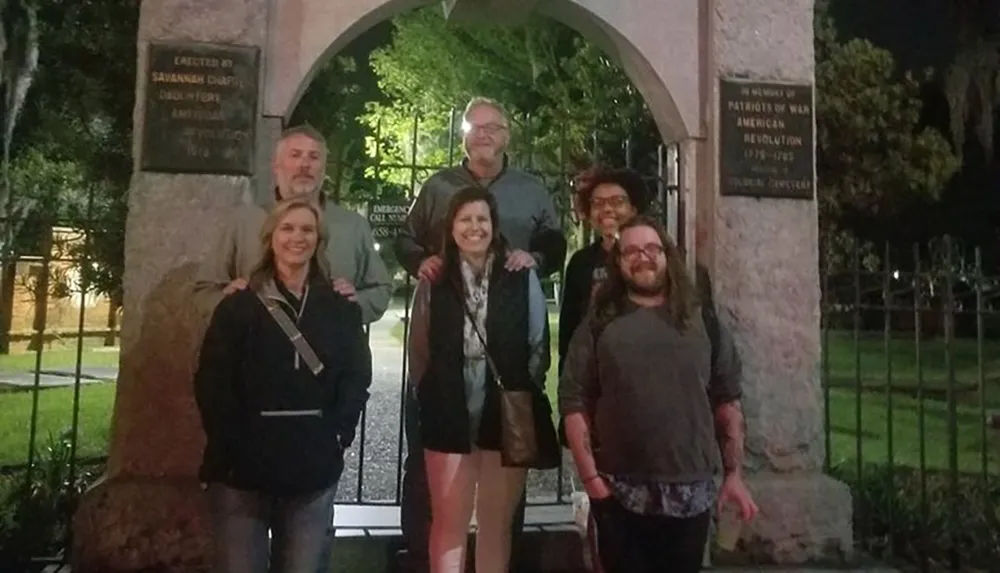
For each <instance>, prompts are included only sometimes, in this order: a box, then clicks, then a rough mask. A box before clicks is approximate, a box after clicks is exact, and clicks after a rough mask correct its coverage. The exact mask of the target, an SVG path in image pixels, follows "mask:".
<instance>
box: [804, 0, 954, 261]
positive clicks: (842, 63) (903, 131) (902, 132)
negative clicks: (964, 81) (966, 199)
mask: <svg viewBox="0 0 1000 573" xmlns="http://www.w3.org/2000/svg"><path fill="white" fill-rule="evenodd" d="M823 8H824V6H823V5H822V4H819V5H818V9H817V11H816V26H815V28H816V55H817V64H816V90H817V104H816V105H817V109H816V114H817V174H818V179H819V193H818V200H819V211H820V233H821V238H822V240H823V241H824V243H825V245H826V246H827V251H826V253H825V255H826V256H827V257H828V260H827V263H828V264H830V265H834V266H835V265H837V264H840V263H838V262H837V261H838V260H839V261H840V262H841V263H842V262H843V261H842V259H841V258H839V257H842V255H843V252H844V251H843V249H841V250H839V251H838V250H836V249H834V250H830V248H831V247H833V246H835V245H836V244H838V243H839V244H840V245H841V246H843V245H844V244H845V242H846V243H849V244H853V242H854V241H856V240H859V239H860V240H866V239H867V240H879V241H884V240H890V239H892V238H894V237H893V235H892V233H893V229H894V227H896V226H894V225H887V224H886V223H887V222H889V221H892V220H893V219H894V218H895V217H896V216H898V215H899V214H900V213H901V212H902V210H903V209H905V208H906V207H908V206H910V205H912V204H913V203H914V202H919V201H927V200H936V199H937V198H938V197H939V196H940V194H941V191H942V190H943V188H944V186H945V184H946V183H947V181H948V180H949V178H950V177H951V176H952V175H953V174H954V173H955V171H956V170H957V169H958V167H959V161H958V158H957V157H956V155H955V153H953V151H952V149H951V146H950V145H949V143H948V141H947V140H946V139H945V137H944V136H943V135H942V134H941V133H940V132H938V131H937V130H935V129H933V128H930V127H924V128H920V127H919V126H920V112H921V107H922V102H921V100H920V84H919V83H918V82H917V81H916V80H915V79H914V78H913V77H912V76H911V75H910V74H909V73H907V74H902V75H901V74H899V72H898V71H897V69H896V65H895V62H894V60H893V57H892V54H890V53H889V52H888V51H886V50H883V49H880V48H877V47H875V46H874V45H873V44H871V43H870V42H868V41H867V40H857V39H856V40H851V41H849V42H846V43H843V44H841V43H838V42H837V39H836V34H835V33H834V32H833V26H832V24H831V22H830V21H829V20H828V17H827V16H826V14H825V11H824V10H823ZM927 77H928V78H929V77H930V73H929V72H928V74H927ZM848 235H849V236H848Z"/></svg>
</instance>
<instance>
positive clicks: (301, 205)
mask: <svg viewBox="0 0 1000 573" xmlns="http://www.w3.org/2000/svg"><path fill="white" fill-rule="evenodd" d="M299 209H305V210H307V211H309V212H310V213H312V214H313V216H314V217H315V218H316V233H317V234H318V237H317V239H316V250H315V251H314V252H313V255H312V257H311V258H310V259H309V277H308V279H307V281H308V282H325V281H328V280H329V277H330V266H329V263H328V262H327V260H326V257H325V256H324V253H326V243H327V241H328V240H329V237H328V236H327V230H326V225H324V224H323V212H322V211H321V210H320V208H319V206H318V205H317V204H316V203H315V202H314V201H312V200H310V199H308V198H305V197H293V198H291V199H286V200H284V201H280V202H278V203H276V204H275V205H274V207H273V208H272V209H271V211H270V212H269V213H268V215H267V219H266V220H265V221H264V225H263V226H262V227H261V230H260V252H261V256H260V261H259V262H258V263H257V264H256V265H255V266H254V269H253V272H251V273H250V288H252V289H254V290H259V289H260V287H261V286H263V285H264V283H266V282H267V281H269V280H273V279H274V278H275V276H276V273H277V263H276V262H275V260H274V248H273V247H272V246H271V241H272V239H273V238H274V232H275V231H276V230H277V229H278V225H280V224H281V222H282V221H284V220H285V217H287V216H288V214H289V213H291V212H292V211H296V210H299Z"/></svg>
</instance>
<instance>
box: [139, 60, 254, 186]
mask: <svg viewBox="0 0 1000 573" xmlns="http://www.w3.org/2000/svg"><path fill="white" fill-rule="evenodd" d="M259 53H260V52H259V49H258V48H255V47H243V46H217V45H206V44H177V43H153V44H150V46H149V69H148V71H147V73H148V77H147V84H146V116H145V122H144V129H143V134H142V142H143V144H142V169H143V170H144V171H165V172H172V173H217V174H225V175H252V174H253V160H254V133H255V129H254V127H255V125H256V118H257V78H258V62H259Z"/></svg>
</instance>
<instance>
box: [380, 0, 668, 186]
mask: <svg viewBox="0 0 1000 573" xmlns="http://www.w3.org/2000/svg"><path fill="white" fill-rule="evenodd" d="M393 29H394V35H393V39H392V43H391V44H390V45H388V46H386V47H384V48H382V49H379V50H377V51H376V52H375V54H374V55H373V56H372V63H373V67H374V69H375V72H376V74H377V75H378V78H379V86H380V87H381V89H382V90H383V91H384V92H385V94H386V95H387V96H388V98H389V102H387V103H384V104H376V105H372V106H370V107H369V113H368V115H367V117H366V121H367V123H368V125H369V126H371V127H372V128H373V132H376V131H377V132H378V134H379V139H380V141H379V143H380V148H381V149H382V150H386V153H388V154H390V155H391V156H392V157H393V158H394V160H398V161H402V162H404V163H409V162H410V161H411V160H412V159H414V157H413V154H412V151H413V150H414V146H415V150H416V156H415V159H416V162H417V163H418V164H421V165H427V164H430V165H434V164H440V163H442V162H446V161H447V160H448V159H449V156H454V155H455V153H454V150H453V149H449V146H448V143H449V142H455V141H456V135H457V134H456V133H454V132H453V131H449V129H452V130H453V129H455V128H456V127H457V126H456V125H454V123H455V122H452V121H451V117H452V116H451V115H450V114H451V113H452V110H461V108H462V106H464V105H465V103H466V102H467V101H468V100H469V99H470V98H472V97H474V96H477V95H484V96H487V97H492V98H494V99H496V100H498V101H500V102H502V103H503V104H504V105H505V106H506V107H507V108H508V111H510V112H511V116H512V120H513V125H512V134H511V135H512V147H511V152H512V155H513V156H514V157H515V160H516V161H517V162H518V163H520V164H521V165H525V166H530V167H532V168H535V169H538V170H541V171H558V170H562V169H565V168H566V167H567V165H568V164H570V163H572V162H584V161H586V160H589V158H591V157H592V156H594V155H598V156H601V155H617V156H618V157H615V158H614V159H613V160H612V161H617V162H623V160H624V155H623V153H622V147H621V146H622V142H623V141H624V140H625V139H627V138H629V137H631V138H632V139H633V145H632V149H633V150H634V151H635V152H636V153H635V157H636V158H640V157H646V158H647V159H648V160H649V161H655V159H653V157H654V156H653V152H654V151H655V147H656V145H657V144H658V143H659V138H658V135H657V133H656V130H655V127H654V126H653V122H652V119H651V116H650V114H649V111H648V109H646V107H645V104H644V102H643V100H642V97H641V95H640V94H639V93H638V90H636V88H635V86H633V85H632V83H631V82H630V81H629V79H628V78H627V77H626V75H625V74H624V72H623V71H622V69H621V68H620V67H619V66H618V64H617V63H616V62H614V61H612V60H611V59H610V58H609V57H608V56H607V55H606V54H605V53H603V52H602V51H601V50H600V49H599V48H597V47H596V46H595V45H594V44H592V43H590V42H588V41H586V40H585V39H584V38H583V37H582V36H580V35H579V34H578V33H577V32H575V31H574V30H572V29H570V28H568V27H566V26H563V25H561V24H559V23H556V22H554V21H552V20H548V19H545V18H542V17H541V16H536V17H532V18H529V20H528V21H527V23H525V24H523V25H519V26H508V27H505V26H495V27H494V26H490V27H484V26H463V25H459V24H453V23H448V22H446V21H445V19H444V18H443V17H442V16H441V14H440V11H438V10H432V9H425V10H418V11H415V12H412V13H409V14H407V15H405V16H402V17H399V18H397V19H396V20H395V21H394V22H393ZM414 116H419V120H420V123H421V124H422V126H423V128H422V130H421V133H419V134H418V137H417V139H416V140H415V139H414V136H413V118H414ZM376 126H378V127H379V128H380V129H377V130H376V129H375V127H376ZM595 134H596V135H597V137H596V138H595ZM595 139H596V141H597V147H598V148H599V149H595ZM369 148H370V151H369V152H370V153H373V152H374V150H373V148H374V141H371V142H370V144H369ZM401 183H403V182H401Z"/></svg>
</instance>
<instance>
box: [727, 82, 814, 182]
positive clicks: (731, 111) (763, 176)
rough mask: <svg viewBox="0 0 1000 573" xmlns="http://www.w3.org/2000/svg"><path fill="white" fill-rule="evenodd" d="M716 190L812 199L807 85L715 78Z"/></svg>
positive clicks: (810, 108)
mask: <svg viewBox="0 0 1000 573" xmlns="http://www.w3.org/2000/svg"><path fill="white" fill-rule="evenodd" d="M719 92H720V98H719V99H720V107H721V109H720V110H719V121H720V131H721V133H720V162H719V163H720V166H719V170H720V173H719V184H720V186H721V191H720V192H721V194H722V195H748V196H753V197H785V198H792V199H812V198H813V197H814V196H815V192H816V190H815V176H814V174H815V164H814V161H813V133H814V128H813V89H812V86H808V85H789V84H778V83H761V82H743V81H737V80H721V83H720V86H719Z"/></svg>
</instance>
